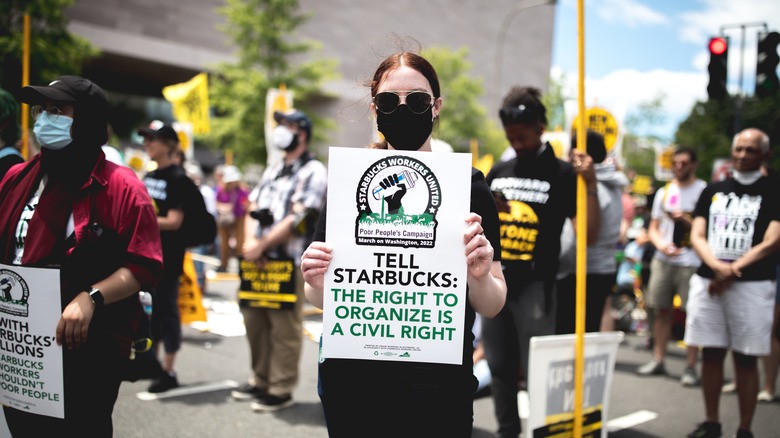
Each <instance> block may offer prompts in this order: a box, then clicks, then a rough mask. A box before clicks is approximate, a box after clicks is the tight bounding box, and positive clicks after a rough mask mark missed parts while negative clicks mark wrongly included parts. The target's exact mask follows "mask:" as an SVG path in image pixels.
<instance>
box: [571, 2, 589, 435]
mask: <svg viewBox="0 0 780 438" xmlns="http://www.w3.org/2000/svg"><path fill="white" fill-rule="evenodd" d="M584 3H585V2H584V0H578V4H577V48H578V52H579V53H578V66H577V67H578V84H577V103H578V105H579V111H578V112H579V118H580V123H579V124H577V149H579V150H583V151H584V150H586V149H587V148H586V145H585V5H584ZM587 196H588V195H587V187H586V186H585V180H584V179H583V177H582V176H580V177H578V178H577V233H576V236H577V286H576V288H577V296H576V305H577V310H576V319H575V334H576V342H575V344H574V349H575V351H574V430H573V432H574V435H573V436H574V437H575V438H581V437H582V386H583V377H584V370H585V364H584V362H585V358H584V352H585V275H586V271H587V246H588V204H587V202H588V198H587Z"/></svg>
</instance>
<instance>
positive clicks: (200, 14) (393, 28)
mask: <svg viewBox="0 0 780 438" xmlns="http://www.w3.org/2000/svg"><path fill="white" fill-rule="evenodd" d="M542 2H543V0H536V1H534V0H525V1H523V0H520V1H518V0H491V1H468V0H395V1H383V0H364V1H355V0H301V2H300V5H301V9H302V10H303V11H304V12H307V13H310V14H311V15H312V18H311V19H310V20H309V21H308V22H306V23H305V24H304V25H303V26H302V27H301V28H300V29H299V31H298V33H297V35H295V36H294V37H295V38H305V39H312V40H316V41H319V42H320V43H321V51H319V52H316V53H311V54H310V56H321V57H327V58H333V59H336V60H337V61H338V64H339V71H340V75H341V78H340V79H338V80H336V81H332V82H330V83H328V84H327V87H326V88H327V91H328V94H330V95H333V96H336V98H327V97H324V98H322V99H318V100H317V101H316V102H312V105H310V106H311V107H312V108H313V110H315V111H317V112H318V113H320V115H322V116H324V117H330V118H334V119H335V120H336V121H337V125H338V129H337V131H335V132H331V133H330V135H329V140H328V141H327V145H339V146H362V145H365V144H366V143H368V142H369V141H370V140H371V135H372V133H373V127H372V126H370V124H369V122H368V113H367V106H368V103H369V101H368V90H367V89H365V88H364V87H362V83H363V81H364V80H366V79H367V78H368V77H370V75H371V73H372V72H373V70H374V68H375V67H376V65H377V64H378V63H379V61H380V60H381V59H383V58H384V57H385V56H386V55H389V54H390V53H392V52H394V51H397V50H398V49H400V48H406V47H403V46H399V45H398V44H397V42H396V41H395V40H394V39H393V38H392V35H393V34H395V35H398V36H401V37H407V36H409V37H412V38H414V39H415V40H416V41H417V42H419V44H420V45H421V47H422V48H428V47H441V46H443V47H449V48H451V49H453V50H457V49H460V48H462V47H465V48H467V49H468V51H469V55H468V56H469V61H470V62H471V64H472V65H473V70H472V74H473V75H474V76H475V77H479V78H481V79H482V80H483V83H484V86H485V95H484V96H482V98H481V101H482V103H483V104H484V105H485V106H486V107H487V108H488V111H489V113H491V114H492V113H494V112H495V108H496V105H497V102H498V101H499V99H500V98H501V97H502V95H503V94H504V93H506V91H507V90H508V89H509V87H511V86H512V85H515V84H523V85H534V86H537V87H540V88H542V89H543V90H544V89H546V88H547V83H548V77H549V71H550V62H551V48H552V36H553V24H554V14H555V6H549V5H547V6H539V7H530V8H527V9H526V7H528V6H531V5H538V4H540V3H542ZM222 4H223V2H222V1H221V0H76V2H75V5H74V6H73V7H72V8H70V9H69V10H68V12H67V13H68V16H69V18H70V19H71V24H70V28H71V30H72V31H74V32H75V33H77V34H79V35H82V36H84V37H86V38H88V39H89V40H90V41H92V42H93V43H94V44H95V45H97V46H98V47H99V48H101V49H102V51H103V53H104V55H103V56H102V58H101V59H100V60H98V61H96V63H94V65H93V66H92V67H91V68H92V70H91V71H92V72H95V74H97V73H99V72H100V71H113V73H112V74H107V75H105V81H108V82H109V83H108V84H106V85H105V87H106V88H107V89H112V88H117V89H119V88H122V87H128V85H127V84H131V83H133V81H132V79H133V78H138V79H139V80H140V81H142V82H143V84H142V85H140V84H139V85H137V87H138V88H143V91H142V92H144V93H146V94H154V90H155V89H156V88H157V87H161V86H164V85H167V84H171V83H176V82H181V81H182V80H186V79H188V78H189V77H191V76H192V75H194V74H195V73H196V72H198V71H201V70H208V69H209V68H211V67H212V66H213V65H215V64H216V63H217V62H220V61H228V60H230V59H231V56H232V53H233V48H232V47H231V42H230V41H229V40H228V39H227V38H226V37H225V36H224V35H223V34H222V33H221V32H220V31H219V30H218V26H219V25H220V24H221V23H223V22H224V19H223V17H222V16H221V15H219V14H217V13H216V8H218V7H220V6H221V5H222ZM521 9H522V10H521ZM502 26H506V27H505V29H506V39H505V42H504V44H503V50H497V49H498V48H499V47H500V44H498V41H499V32H500V30H501V28H502ZM497 63H499V64H500V66H501V70H500V72H499V73H497V72H496V69H495V68H494V66H495V65H496V64H497ZM112 78H122V79H123V80H122V81H119V80H112ZM496 78H500V83H495V82H496V81H495V80H496ZM123 84H124V85H123ZM442 86H443V88H444V89H445V90H446V87H447V84H442ZM118 91H124V92H128V91H130V90H127V89H120V90H118ZM445 105H446V101H445ZM327 145H325V144H323V145H318V146H319V147H321V148H322V147H324V146H327Z"/></svg>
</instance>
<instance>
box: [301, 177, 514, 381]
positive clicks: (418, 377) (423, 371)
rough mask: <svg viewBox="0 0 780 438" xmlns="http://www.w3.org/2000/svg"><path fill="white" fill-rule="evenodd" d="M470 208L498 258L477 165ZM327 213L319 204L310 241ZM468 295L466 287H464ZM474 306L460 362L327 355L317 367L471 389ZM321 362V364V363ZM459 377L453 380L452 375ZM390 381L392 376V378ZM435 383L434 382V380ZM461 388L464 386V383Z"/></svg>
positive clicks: (490, 206)
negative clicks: (420, 361) (426, 361)
mask: <svg viewBox="0 0 780 438" xmlns="http://www.w3.org/2000/svg"><path fill="white" fill-rule="evenodd" d="M470 209H471V211H472V212H474V213H477V214H479V215H480V216H481V217H482V228H483V229H484V230H485V237H486V238H487V239H488V241H489V242H490V244H491V245H492V246H493V248H495V251H494V256H493V260H494V261H500V260H501V258H500V257H501V254H500V251H499V250H498V248H499V245H500V241H499V237H498V236H499V228H498V210H497V209H496V203H495V201H494V200H493V196H492V194H491V193H490V189H489V188H488V186H487V184H485V180H484V176H483V175H482V173H481V172H480V171H479V170H477V169H472V179H471V203H470ZM326 217H327V205H326V206H324V207H323V209H322V214H321V215H320V217H319V220H318V222H317V227H316V229H315V231H314V241H319V242H324V241H326V239H325V228H326ZM466 295H468V289H467V290H466ZM474 320H475V313H474V309H473V308H472V307H471V304H469V302H468V300H467V301H466V318H465V322H464V336H463V362H462V363H461V364H460V365H449V364H431V363H416V362H389V361H375V360H360V359H328V360H326V361H325V364H327V366H324V367H323V368H322V369H321V373H323V377H324V378H328V377H330V378H341V377H343V378H346V379H349V378H350V377H349V376H359V375H366V373H368V374H371V375H376V376H383V377H382V378H387V379H391V380H392V379H397V380H398V381H399V383H400V382H405V384H409V383H412V384H414V383H415V382H417V383H419V384H430V383H431V382H442V383H443V384H452V383H454V382H455V381H460V382H461V384H463V385H468V390H469V391H473V390H474V389H475V388H476V386H475V385H476V382H475V378H474V376H473V372H472V367H473V359H472V354H473V352H474V346H473V344H474V333H473V332H472V330H471V329H472V327H473V325H474ZM323 365H324V364H323ZM326 376H327V377H326ZM458 378H459V379H461V380H453V379H458ZM392 381H394V380H392ZM434 384H435V383H434ZM464 388H465V387H464Z"/></svg>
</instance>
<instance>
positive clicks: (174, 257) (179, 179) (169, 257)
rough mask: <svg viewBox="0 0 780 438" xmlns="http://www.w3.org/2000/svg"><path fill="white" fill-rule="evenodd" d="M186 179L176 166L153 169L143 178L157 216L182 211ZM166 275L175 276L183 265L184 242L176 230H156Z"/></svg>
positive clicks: (180, 169) (179, 272) (182, 170)
mask: <svg viewBox="0 0 780 438" xmlns="http://www.w3.org/2000/svg"><path fill="white" fill-rule="evenodd" d="M188 178H189V177H188V176H187V174H186V173H185V172H184V169H182V168H181V167H180V166H176V165H172V166H168V167H166V168H164V169H157V170H153V171H151V172H149V173H147V174H146V176H144V184H145V185H146V189H147V190H148V191H149V195H150V196H151V197H152V201H153V203H154V208H155V211H156V212H157V216H167V215H168V211H170V210H175V209H178V210H184V195H185V193H186V192H185V189H186V188H185V186H184V185H185V184H186V183H188ZM160 241H161V243H162V249H163V263H164V265H165V274H166V276H174V275H175V276H177V277H178V276H179V275H181V274H182V272H183V266H184V252H185V249H186V248H185V247H184V242H183V241H182V239H181V237H180V232H179V230H175V231H171V230H168V231H160Z"/></svg>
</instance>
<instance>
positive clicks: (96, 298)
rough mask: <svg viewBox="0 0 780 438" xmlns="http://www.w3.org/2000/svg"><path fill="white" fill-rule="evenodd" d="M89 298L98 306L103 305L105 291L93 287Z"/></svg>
mask: <svg viewBox="0 0 780 438" xmlns="http://www.w3.org/2000/svg"><path fill="white" fill-rule="evenodd" d="M89 298H90V299H91V300H92V304H94V305H95V307H96V308H98V307H103V293H102V292H100V289H98V288H96V287H93V288H92V290H91V291H89Z"/></svg>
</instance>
